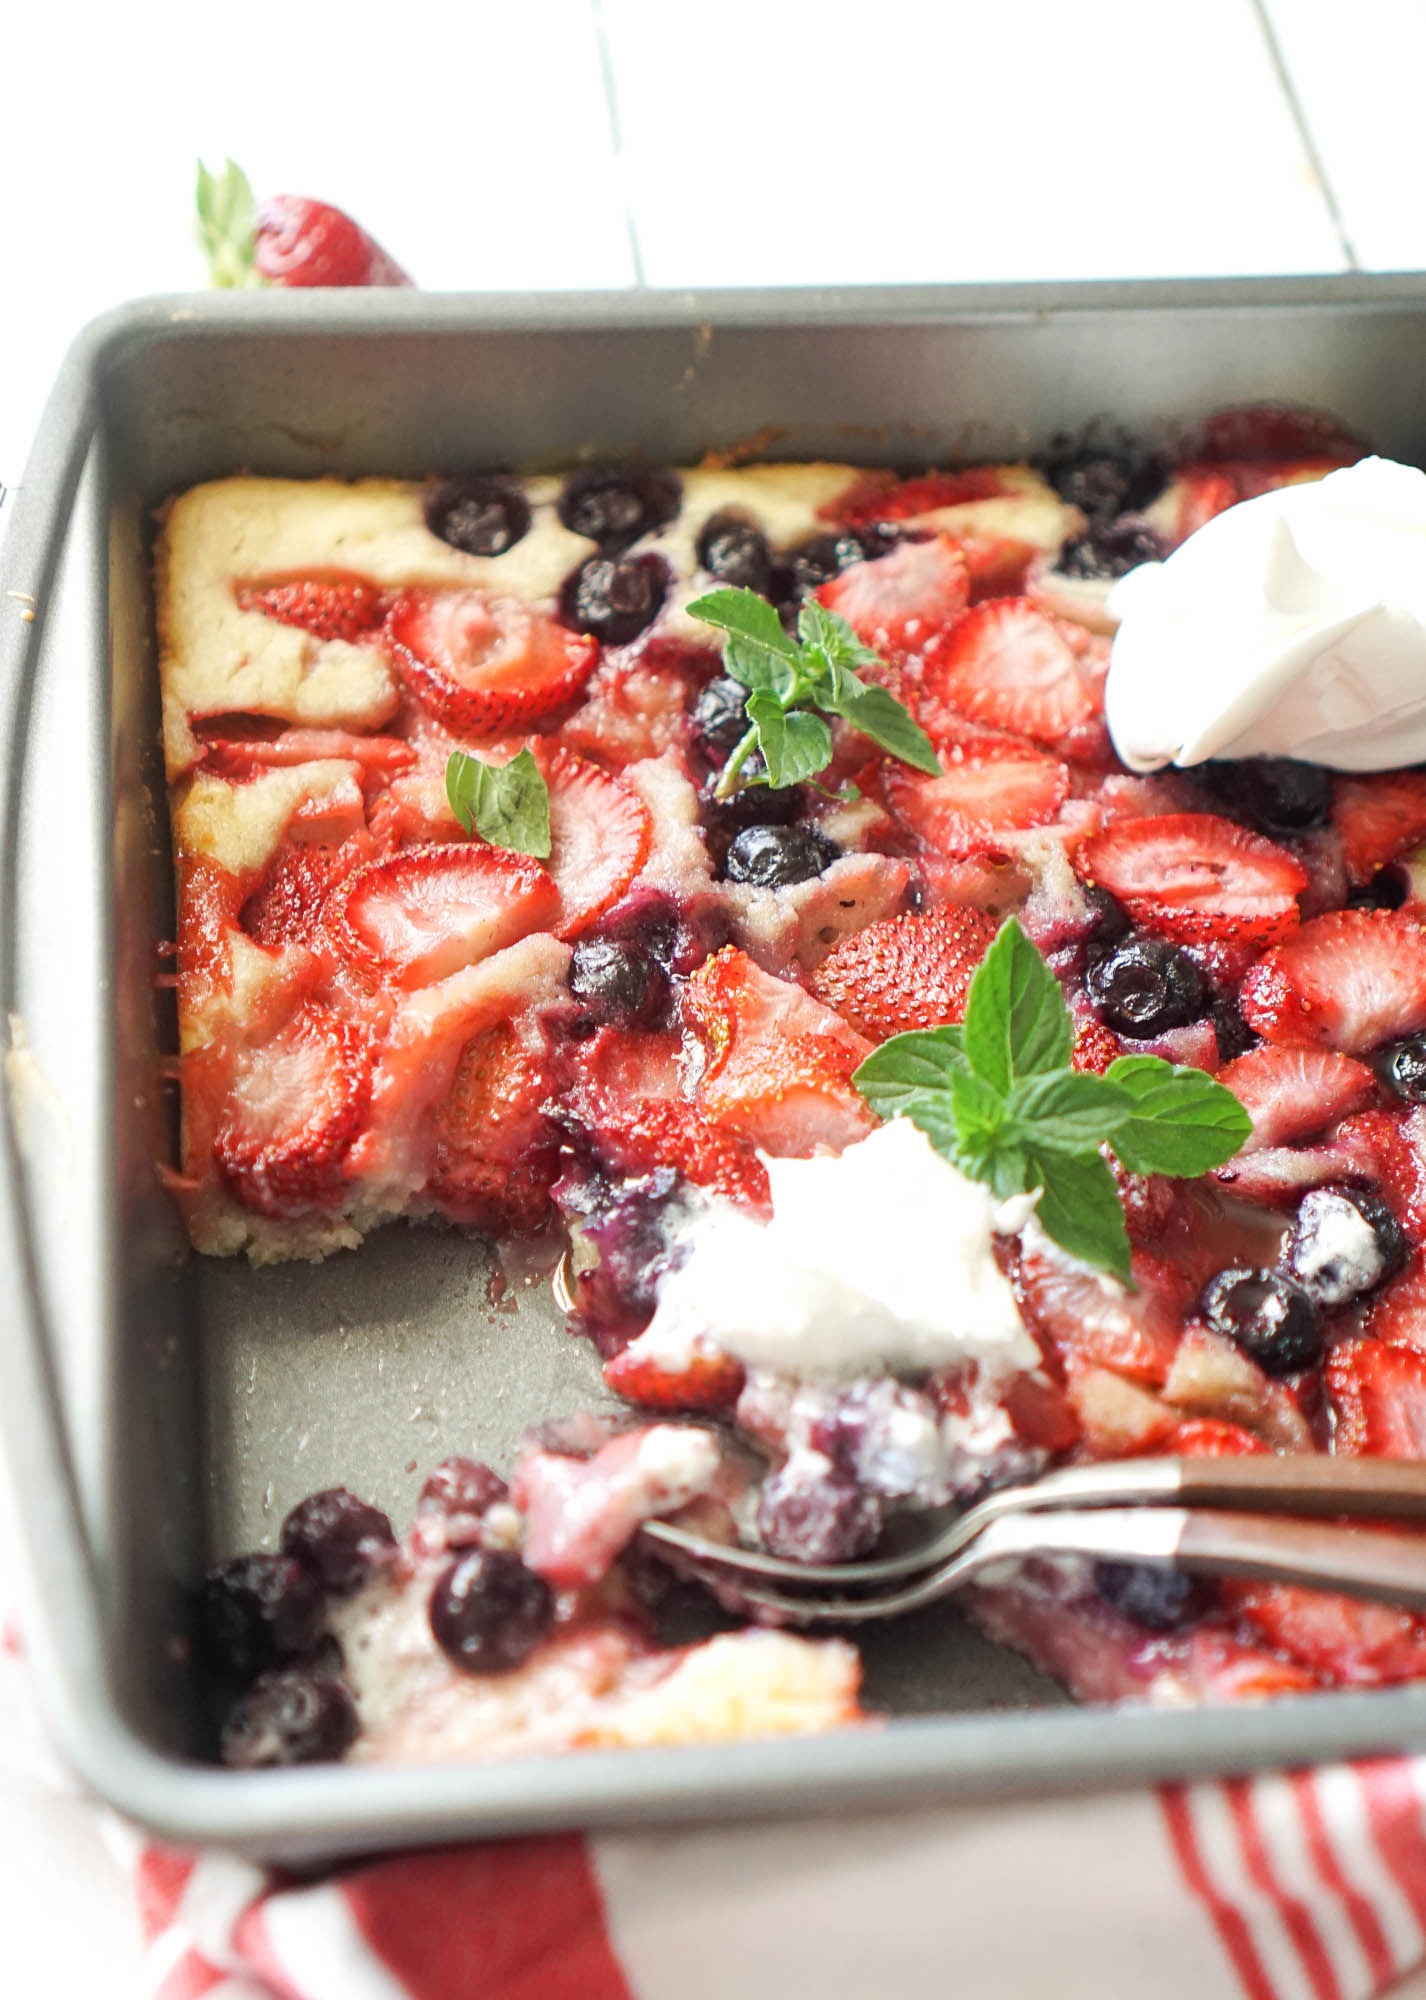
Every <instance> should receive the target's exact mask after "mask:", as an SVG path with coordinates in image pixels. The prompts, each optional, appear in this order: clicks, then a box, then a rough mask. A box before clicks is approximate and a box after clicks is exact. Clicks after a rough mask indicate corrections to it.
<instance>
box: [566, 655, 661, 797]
mask: <svg viewBox="0 0 1426 2000" xmlns="http://www.w3.org/2000/svg"><path fill="white" fill-rule="evenodd" d="M688 688H689V677H688V671H687V669H686V668H682V667H678V666H674V665H662V664H660V663H658V662H656V661H654V660H652V659H650V657H649V655H648V654H647V653H641V654H639V655H637V656H636V657H635V658H634V659H632V660H631V659H629V658H627V657H623V656H620V657H615V658H613V659H606V660H605V661H604V662H603V664H602V665H601V667H600V669H599V672H598V673H597V674H595V676H594V678H593V679H592V680H591V681H590V683H589V685H588V687H587V688H586V689H585V691H584V700H583V701H582V703H581V704H580V706H579V707H578V708H577V709H576V710H575V712H574V714H573V715H572V716H571V717H570V718H569V721H568V722H566V723H564V724H563V725H562V726H561V728H560V740H561V742H563V743H564V744H565V745H566V746H567V747H568V748H569V749H571V750H577V751H579V752H580V753H581V754H582V755H583V756H586V757H597V758H598V759H599V760H600V762H601V763H603V764H606V765H608V766H609V767H610V768H611V769H612V770H616V771H617V770H622V769H623V767H624V765H625V764H633V763H637V762H638V761H639V760H640V759H641V758H644V757H658V756H661V755H662V753H663V752H664V751H665V750H667V749H669V748H670V747H671V746H672V745H674V744H677V743H679V742H681V741H682V740H683V738H684V735H685V732H686V727H687V725H686V722H685V711H686V709H687V705H688V700H689V692H688Z"/></svg>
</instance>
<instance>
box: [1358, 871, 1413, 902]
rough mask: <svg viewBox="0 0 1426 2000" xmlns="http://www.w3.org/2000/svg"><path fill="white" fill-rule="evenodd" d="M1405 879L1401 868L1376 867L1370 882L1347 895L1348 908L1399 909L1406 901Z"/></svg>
mask: <svg viewBox="0 0 1426 2000" xmlns="http://www.w3.org/2000/svg"><path fill="white" fill-rule="evenodd" d="M1406 891H1407V881H1406V877H1405V875H1404V874H1403V873H1402V871H1401V869H1399V868H1395V867H1390V868H1378V870H1377V872H1376V874H1375V875H1373V877H1372V879H1371V880H1370V882H1364V883H1363V884H1362V886H1361V888H1360V889H1353V890H1352V891H1351V893H1350V894H1349V895H1348V897H1347V908H1348V909H1349V910H1399V909H1400V908H1401V906H1402V904H1403V903H1404V902H1405V901H1406Z"/></svg>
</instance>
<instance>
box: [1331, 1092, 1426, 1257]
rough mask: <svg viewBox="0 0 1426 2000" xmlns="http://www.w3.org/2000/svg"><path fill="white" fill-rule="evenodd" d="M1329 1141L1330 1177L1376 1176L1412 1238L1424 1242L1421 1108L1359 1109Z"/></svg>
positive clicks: (1425, 1129)
mask: <svg viewBox="0 0 1426 2000" xmlns="http://www.w3.org/2000/svg"><path fill="white" fill-rule="evenodd" d="M1332 1140H1333V1144H1332V1147H1331V1149H1330V1150H1331V1151H1333V1152H1335V1153H1336V1154H1337V1155H1338V1156H1339V1157H1340V1158H1341V1160H1342V1161H1343V1162H1344V1167H1343V1168H1342V1169H1340V1170H1339V1171H1338V1173H1337V1174H1336V1175H1335V1176H1334V1178H1335V1179H1337V1180H1358V1181H1375V1182H1376V1184H1377V1186H1378V1188H1379V1190H1380V1192H1381V1193H1382V1195H1383V1196H1384V1197H1385V1199H1386V1200H1387V1202H1388V1203H1389V1204H1390V1206H1391V1208H1392V1210H1393V1211H1394V1213H1395V1215H1396V1219H1397V1221H1398V1222H1399V1223H1400V1224H1401V1226H1402V1228H1403V1229H1404V1230H1405V1231H1406V1234H1407V1236H1408V1238H1409V1239H1410V1240H1411V1242H1413V1243H1422V1242H1426V1111H1423V1109H1422V1108H1421V1107H1420V1106H1415V1107H1413V1109H1411V1110H1410V1111H1359V1112H1357V1113H1356V1115H1355V1116H1354V1117H1351V1118H1344V1119H1343V1120H1342V1122H1341V1124H1340V1125H1339V1126H1338V1127H1337V1129H1336V1131H1335V1132H1334V1133H1333V1135H1332Z"/></svg>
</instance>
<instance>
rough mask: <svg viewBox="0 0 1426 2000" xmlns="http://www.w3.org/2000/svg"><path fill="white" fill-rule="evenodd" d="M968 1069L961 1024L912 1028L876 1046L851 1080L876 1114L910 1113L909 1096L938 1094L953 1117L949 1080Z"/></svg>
mask: <svg viewBox="0 0 1426 2000" xmlns="http://www.w3.org/2000/svg"><path fill="white" fill-rule="evenodd" d="M967 1067H968V1065H967V1063H966V1059H965V1053H964V1051H963V1050H962V1048H961V1031H960V1029H959V1028H958V1027H955V1026H953V1025H951V1024H949V1023H948V1024H947V1025H946V1026H945V1027H943V1028H912V1029H910V1030H909V1031H908V1032H907V1033H906V1034H904V1035H893V1036H892V1037H891V1039H890V1040H889V1041H885V1042H883V1043H882V1045H881V1047H880V1048H879V1049H873V1050H872V1052H871V1054H870V1055H869V1056H868V1057H867V1058H866V1060H865V1061H864V1062H862V1063H860V1064H859V1065H858V1067H857V1068H856V1069H855V1070H854V1071H853V1072H852V1083H853V1085H854V1086H855V1088H856V1089H857V1090H859V1091H860V1092H861V1094H862V1096H863V1097H864V1098H865V1099H866V1101H867V1103H868V1104H869V1105H870V1106H871V1108H872V1110H873V1111H874V1112H875V1113H876V1115H877V1117H878V1118H896V1117H899V1116H901V1115H902V1114H903V1113H905V1114H907V1115H910V1100H911V1099H913V1098H920V1097H930V1098H937V1097H940V1096H944V1097H945V1098H946V1108H947V1113H948V1115H949V1109H950V1085H951V1078H952V1076H953V1075H954V1074H955V1072H956V1071H957V1070H960V1069H965V1068H967ZM913 1122H915V1123H917V1124H919V1123H920V1120H919V1119H915V1120H914V1121H913ZM922 1130H923V1131H924V1130H925V1127H924V1126H923V1127H922ZM926 1136H927V1138H928V1139H929V1138H931V1137H932V1135H931V1134H930V1133H929V1132H927V1133H926Z"/></svg>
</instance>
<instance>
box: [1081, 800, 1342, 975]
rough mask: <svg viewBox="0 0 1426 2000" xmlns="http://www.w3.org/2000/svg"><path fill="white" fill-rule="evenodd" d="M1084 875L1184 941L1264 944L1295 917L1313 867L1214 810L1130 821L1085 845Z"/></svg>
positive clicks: (1147, 923) (1149, 923)
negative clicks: (1309, 872) (1307, 869)
mask: <svg viewBox="0 0 1426 2000" xmlns="http://www.w3.org/2000/svg"><path fill="white" fill-rule="evenodd" d="M1079 868H1080V873H1081V874H1082V875H1083V877H1084V878H1085V880H1086V881H1088V882H1091V883H1095V884H1097V885H1099V886H1100V887H1102V888H1105V889H1108V890H1109V892H1110V894H1111V895H1113V896H1117V897H1118V899H1119V901H1120V902H1121V903H1123V905H1124V906H1125V908H1126V909H1127V910H1128V912H1129V914H1130V915H1131V916H1132V917H1133V918H1134V920H1135V922H1136V923H1140V924H1143V925H1144V927H1145V928H1146V929H1148V930H1154V931H1158V932H1160V933H1161V934H1162V935H1164V936H1165V937H1170V938H1173V939H1175V940H1176V941H1177V942H1179V943H1181V944H1192V943H1197V942H1207V941H1212V940H1226V941H1228V942H1230V943H1235V944H1241V943H1246V942H1252V943H1255V944H1265V943H1267V942H1268V941H1269V940H1270V939H1272V938H1276V937H1281V936H1283V935H1284V934H1285V933H1286V932H1288V931H1290V930H1292V929H1293V928H1294V927H1295V926H1296V923H1297V902H1296V898H1297V896H1298V895H1299V893H1300V892H1301V891H1302V890H1303V889H1305V888H1306V887H1307V872H1306V870H1305V869H1304V868H1303V867H1302V866H1301V864H1300V863H1299V862H1297V861H1296V860H1294V858H1293V856H1292V855H1290V854H1289V853H1288V852H1287V851H1286V849H1285V848H1281V847H1278V846H1276V845H1275V844H1274V843H1273V842H1272V841H1270V840H1264V839H1263V837H1262V836H1261V834H1256V833H1248V832H1245V830H1244V829H1243V828H1242V827H1241V826H1239V825H1237V824H1236V822H1235V821H1233V820H1230V819H1220V818H1219V817H1218V816H1217V815H1216V814H1214V813H1170V814H1169V815H1168V816H1167V817H1166V818H1163V819H1136V820H1126V821H1123V822H1121V823H1120V824H1118V825H1116V826H1111V827H1107V828H1106V829H1105V831H1104V832H1103V833H1098V834H1095V835H1094V837H1093V838H1092V839H1090V840H1087V841H1086V842H1085V843H1084V846H1083V847H1082V848H1081V849H1080V861H1079Z"/></svg>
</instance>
